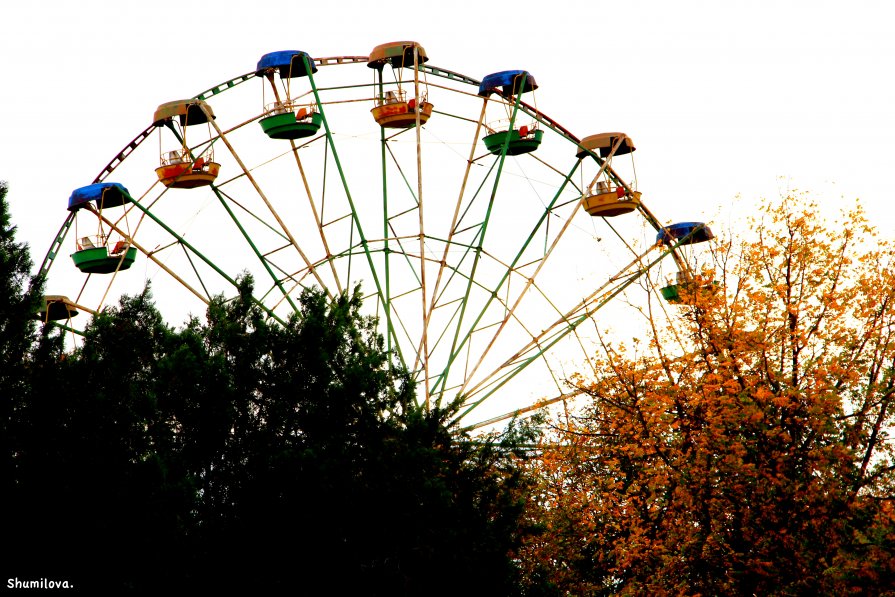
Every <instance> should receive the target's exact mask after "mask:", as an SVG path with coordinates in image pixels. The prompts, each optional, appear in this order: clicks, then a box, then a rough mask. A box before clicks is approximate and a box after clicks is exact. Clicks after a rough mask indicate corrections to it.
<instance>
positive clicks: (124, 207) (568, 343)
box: [39, 41, 712, 426]
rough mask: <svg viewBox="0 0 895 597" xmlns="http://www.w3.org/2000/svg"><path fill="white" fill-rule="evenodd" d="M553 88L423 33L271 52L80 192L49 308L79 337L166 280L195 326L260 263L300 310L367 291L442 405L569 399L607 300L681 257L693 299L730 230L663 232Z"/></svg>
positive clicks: (170, 114)
mask: <svg viewBox="0 0 895 597" xmlns="http://www.w3.org/2000/svg"><path fill="white" fill-rule="evenodd" d="M252 62H254V61H251V60H250V61H248V63H249V64H252ZM537 88H538V84H537V82H536V80H535V77H534V75H533V74H532V73H530V72H528V71H525V70H507V71H501V72H497V73H492V74H488V75H486V76H484V77H483V78H482V79H480V80H478V79H475V78H472V77H469V76H466V75H462V74H460V73H458V72H455V71H451V70H447V69H444V68H439V67H435V66H431V65H430V64H429V57H428V55H427V54H426V51H425V49H424V48H423V47H422V46H421V45H420V44H418V43H416V42H410V41H407V42H393V43H387V44H382V45H380V46H377V47H376V48H374V49H373V50H372V51H371V52H370V54H369V55H368V56H339V57H331V58H313V57H312V56H311V55H309V54H307V53H305V52H300V51H281V52H272V53H270V54H266V55H264V56H262V57H261V58H260V60H258V61H257V63H256V64H255V67H254V68H253V69H251V70H249V71H248V72H246V73H245V74H241V75H239V76H237V77H234V78H233V79H230V80H228V81H225V82H223V83H221V84H219V85H216V86H214V87H211V88H210V89H207V90H206V91H203V92H201V93H199V94H197V95H195V96H193V97H190V98H187V99H179V100H174V101H170V102H166V103H164V104H162V105H160V106H159V107H158V108H157V109H156V111H155V112H154V114H152V115H151V121H150V124H149V125H148V126H147V128H146V129H145V130H143V131H141V132H139V133H138V134H137V135H136V136H135V137H134V138H133V139H132V140H131V141H129V142H128V143H126V144H125V145H124V148H123V149H122V150H121V151H120V152H119V153H118V154H116V155H115V156H114V157H113V159H112V160H111V161H110V162H109V163H108V164H107V165H106V166H105V167H104V168H102V169H101V171H100V173H99V174H98V175H97V176H96V177H95V179H94V180H93V181H92V183H91V184H87V185H85V186H83V187H79V188H77V189H75V190H74V191H73V192H72V194H71V197H70V198H69V201H68V206H67V207H68V209H67V211H66V210H64V209H61V208H60V215H61V217H62V218H63V219H64V221H63V224H62V226H61V227H60V230H59V232H58V233H57V234H56V236H55V237H54V239H53V241H52V243H51V247H50V249H49V251H48V253H47V257H46V259H45V260H44V262H43V265H42V268H41V269H42V272H43V273H44V274H45V275H46V276H47V283H46V288H47V290H48V291H49V292H60V293H63V292H64V294H55V295H48V296H47V297H46V300H45V306H44V308H43V310H42V311H41V312H40V314H39V317H41V318H42V319H44V320H47V321H53V322H54V323H55V324H56V325H59V326H62V327H63V328H64V329H66V330H68V331H70V332H72V333H73V334H76V333H78V331H79V330H81V329H83V325H84V322H85V321H86V320H87V319H89V318H88V317H84V316H79V313H81V312H87V313H95V312H97V311H98V310H100V309H102V308H103V307H104V306H105V305H107V304H110V303H113V302H114V301H115V300H116V299H117V297H118V296H119V295H121V294H123V293H131V294H133V293H135V292H139V291H140V290H142V288H143V287H144V286H145V284H146V282H147V281H151V282H152V285H153V291H154V295H155V297H156V302H157V303H158V305H159V308H160V309H161V310H162V311H163V313H166V314H168V315H169V321H170V320H171V319H170V317H172V316H173V317H176V316H178V315H180V316H182V317H183V318H184V319H185V318H186V316H187V315H188V314H190V313H192V314H196V315H201V313H202V312H203V311H204V305H206V304H207V303H208V302H209V301H210V300H211V299H212V297H214V296H216V295H220V294H223V295H225V296H232V295H233V294H234V292H235V288H236V284H237V280H238V279H239V277H240V276H241V275H243V274H244V273H250V274H251V275H252V276H253V278H254V280H255V297H254V300H255V301H256V302H257V304H258V305H259V306H260V307H262V308H263V309H264V310H265V311H266V312H267V313H268V315H269V316H270V317H272V318H276V319H279V320H281V321H283V320H285V318H286V317H288V314H289V313H290V312H291V311H294V310H295V309H297V303H298V301H297V297H298V295H299V294H300V292H301V290H302V289H303V288H305V287H312V286H313V287H318V288H321V289H323V290H324V291H325V292H326V293H327V294H329V295H330V296H335V295H337V294H339V293H342V292H345V291H350V290H351V289H353V288H354V287H355V286H356V285H357V284H360V286H361V289H362V292H363V294H364V309H365V310H366V311H367V313H368V314H370V315H375V316H377V318H378V321H379V324H380V326H381V327H380V329H381V333H382V335H383V337H384V339H385V342H386V346H387V348H388V349H389V350H390V351H392V352H393V354H394V355H395V357H396V358H397V359H398V360H399V361H400V362H402V363H403V364H404V365H405V366H406V367H407V368H408V369H409V370H410V371H411V372H412V373H413V375H414V377H415V379H416V380H417V381H418V387H419V398H420V401H421V402H424V403H425V404H426V405H435V404H443V403H445V402H447V401H451V400H458V401H460V402H461V403H462V405H461V408H460V411H459V415H458V416H459V417H460V418H461V419H462V420H463V423H464V424H468V425H469V426H476V425H484V424H488V423H494V422H496V421H499V420H502V419H504V418H506V417H509V416H513V415H515V414H519V413H523V412H527V411H530V410H533V409H536V408H540V407H542V406H544V405H547V404H551V403H556V402H558V401H561V400H564V399H566V398H568V397H569V395H571V394H572V393H574V392H572V391H571V390H570V388H569V386H568V384H567V382H566V380H567V379H568V377H569V376H570V375H571V374H572V373H574V372H577V371H585V370H586V368H587V366H588V365H587V364H588V362H589V361H588V358H589V356H590V355H591V349H592V347H593V334H594V329H595V321H596V318H597V315H598V313H599V312H600V311H602V310H604V309H607V310H608V309H610V308H611V305H612V304H613V303H616V302H620V297H622V296H624V295H625V293H627V292H629V291H631V290H632V289H634V288H637V289H640V288H643V287H649V288H651V287H652V286H653V284H654V281H653V280H652V278H654V277H655V276H651V271H650V270H651V268H653V266H655V265H657V264H659V263H660V262H661V261H662V260H663V259H664V258H665V257H667V256H670V257H671V260H669V262H670V263H672V264H673V269H674V276H673V279H672V280H671V281H670V282H669V283H668V285H667V286H664V287H662V288H661V296H662V297H664V299H665V300H667V301H669V302H675V301H680V300H681V293H680V292H677V291H676V290H675V289H682V288H683V287H685V286H687V285H688V284H693V283H695V282H694V281H693V280H694V277H693V275H692V273H691V272H692V268H691V266H690V265H689V263H688V261H687V259H685V256H684V253H685V250H686V249H688V248H690V249H692V247H693V246H694V245H696V244H698V243H700V242H703V241H706V240H709V239H711V237H712V235H711V231H710V230H709V229H708V227H707V226H705V225H704V224H702V223H700V222H684V223H681V224H675V225H670V226H663V225H662V224H660V222H659V221H658V220H657V219H656V218H655V217H654V216H653V214H652V213H651V212H650V211H649V209H648V208H647V207H646V205H645V204H644V202H643V201H642V195H641V192H640V191H639V190H638V188H637V181H636V175H635V173H634V170H633V154H634V151H635V146H634V143H633V141H632V139H631V138H630V137H629V136H627V135H625V134H623V133H615V132H613V133H600V134H593V135H588V136H584V137H582V138H579V137H577V136H576V135H574V134H573V133H571V132H570V131H568V130H567V129H566V128H564V127H563V126H561V125H560V124H559V123H558V122H557V121H556V120H554V119H553V118H551V117H549V116H547V115H546V114H545V113H544V112H542V111H541V110H540V108H539V106H538V104H537V102H536V98H535V93H536V90H537ZM148 117H149V115H147V119H149V118H148ZM61 205H62V201H61V200H60V206H61ZM69 254H70V256H71V257H70V259H68V258H62V259H60V257H68V255H69ZM57 261H59V262H60V263H56V262H57ZM51 268H52V269H51ZM653 273H654V272H653ZM658 286H661V284H658V285H657V286H656V288H657V290H658ZM657 296H658V295H657ZM172 314H173V315H172Z"/></svg>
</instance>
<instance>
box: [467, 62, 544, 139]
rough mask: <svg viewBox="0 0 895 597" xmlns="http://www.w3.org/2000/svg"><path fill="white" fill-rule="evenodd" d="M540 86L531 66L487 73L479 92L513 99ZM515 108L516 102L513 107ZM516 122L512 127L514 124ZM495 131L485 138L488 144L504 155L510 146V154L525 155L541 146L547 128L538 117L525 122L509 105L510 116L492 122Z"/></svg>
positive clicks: (490, 126)
mask: <svg viewBox="0 0 895 597" xmlns="http://www.w3.org/2000/svg"><path fill="white" fill-rule="evenodd" d="M537 88H538V84H537V82H536V81H535V78H534V77H533V76H532V75H531V73H530V72H528V71H527V70H503V71H500V72H497V73H492V74H490V75H487V76H485V78H484V79H482V82H481V83H480V84H479V95H480V96H482V97H488V96H489V95H491V94H492V93H497V94H499V95H500V96H502V97H504V98H505V99H507V100H510V101H511V102H512V100H513V98H514V96H517V95H521V94H523V93H528V92H530V91H534V90H535V89H537ZM513 111H514V112H515V106H514V107H513ZM511 123H512V128H511ZM488 128H489V129H491V130H492V131H493V132H492V133H491V134H489V135H486V136H485V137H483V138H482V141H483V142H484V143H485V147H486V148H488V151H490V152H491V153H493V154H494V155H501V154H502V153H503V152H504V147H506V154H507V155H521V154H523V153H529V152H532V151H534V150H535V149H537V148H538V146H539V145H540V144H541V140H542V139H543V137H544V131H542V130H541V129H540V128H539V127H538V122H537V120H533V121H531V122H529V123H527V124H523V125H521V126H519V125H518V123H517V122H516V121H515V119H514V118H513V117H511V116H510V106H507V118H505V119H501V120H499V121H497V123H491V124H490V125H489V126H488Z"/></svg>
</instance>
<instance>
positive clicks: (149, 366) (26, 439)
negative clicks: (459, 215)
mask: <svg viewBox="0 0 895 597" xmlns="http://www.w3.org/2000/svg"><path fill="white" fill-rule="evenodd" d="M0 207H2V208H3V209H2V210H0V213H2V214H3V217H4V219H3V220H2V225H3V226H2V234H3V236H2V237H0V240H2V243H3V244H2V247H3V253H2V259H3V262H2V266H3V268H4V269H3V271H2V273H3V275H4V277H3V280H2V284H4V286H2V289H3V291H4V292H5V293H6V295H7V296H10V297H12V299H11V300H4V301H3V302H2V308H3V309H4V311H3V312H2V321H0V332H2V334H3V336H2V341H3V342H4V344H3V350H4V355H5V356H7V357H9V356H14V355H18V356H19V361H17V362H16V364H15V365H16V369H15V371H17V373H16V375H17V377H15V378H13V377H11V374H10V373H9V369H8V368H7V369H4V371H5V373H4V374H3V375H4V377H2V378H0V381H2V383H3V384H4V386H3V392H2V394H3V402H4V409H5V411H4V415H5V416H4V422H3V424H4V430H3V431H4V434H3V435H4V442H5V444H4V448H5V449H4V462H5V464H6V466H7V469H8V471H7V474H6V475H4V502H5V504H6V507H5V512H6V515H5V516H4V525H3V526H4V534H5V535H6V536H7V537H9V538H14V540H11V541H10V545H11V546H12V544H13V543H14V545H15V547H14V549H13V552H14V553H13V554H11V555H10V556H9V558H7V559H6V561H5V562H4V566H3V567H4V570H5V571H6V572H7V576H8V577H9V578H13V577H18V578H50V579H67V580H69V581H70V582H71V583H73V584H74V585H75V586H76V588H80V589H82V590H84V592H85V593H87V594H95V593H96V592H98V591H104V592H109V591H113V592H146V593H153V594H158V593H160V592H167V591H171V590H175V589H172V587H176V591H177V592H181V591H183V592H189V591H194V592H195V591H198V592H201V593H207V592H211V591H223V590H227V592H233V591H236V592H244V593H246V594H280V593H286V592H293V593H298V594H333V593H346V594H360V593H363V594H369V595H396V594H430V595H440V594H456V593H459V592H465V591H468V590H469V588H470V587H476V589H475V590H477V591H478V590H481V591H487V592H490V593H492V594H512V593H516V592H518V591H519V590H520V589H519V566H518V562H516V561H514V560H513V559H512V555H513V554H514V553H515V550H516V549H517V548H518V546H519V544H520V540H521V534H522V533H523V532H524V530H523V529H524V527H522V526H520V524H519V522H520V516H521V513H522V508H523V501H524V498H522V497H520V496H522V495H524V487H525V479H524V478H523V476H522V475H521V472H520V470H519V469H518V468H517V467H515V465H514V461H515V458H516V457H515V456H514V453H515V452H514V446H515V445H516V444H517V443H518V442H519V441H521V439H522V436H521V435H519V434H518V433H516V432H511V433H510V434H506V435H504V436H503V437H500V438H475V439H473V438H470V437H469V436H468V435H466V434H465V433H463V432H461V431H460V430H459V429H457V428H456V427H454V426H452V424H451V423H450V421H451V420H452V414H454V412H453V411H452V410H451V409H450V408H448V409H432V410H426V409H424V408H421V407H419V406H418V405H417V403H416V397H415V388H414V384H413V383H412V382H411V379H410V376H409V374H408V373H407V372H406V371H405V370H403V369H401V368H400V367H398V366H397V365H396V364H395V363H394V362H392V361H391V360H390V355H389V354H388V353H387V352H386V351H385V350H384V348H383V342H382V338H381V337H380V336H379V335H378V334H377V333H376V327H375V322H374V321H373V320H372V319H371V318H368V317H365V316H362V315H361V313H360V307H361V295H360V292H359V289H357V290H355V292H354V293H351V294H344V295H341V296H338V297H335V298H334V299H330V298H328V297H327V296H326V295H325V294H324V293H323V292H322V291H317V290H306V291H305V292H304V293H303V294H302V295H301V297H300V309H299V312H298V313H297V314H296V315H295V316H294V317H292V318H290V319H289V320H288V321H287V322H286V323H285V324H280V323H277V322H273V321H270V320H268V319H267V318H266V316H265V313H264V312H263V311H262V310H261V309H260V308H259V307H258V306H257V305H256V304H255V303H254V302H253V300H252V298H251V297H252V281H251V279H248V278H247V279H244V280H242V281H241V283H240V287H239V293H238V296H237V297H236V298H235V299H233V300H229V301H225V300H224V299H223V298H219V299H216V300H214V301H213V302H212V303H211V305H210V306H209V308H208V312H207V317H206V320H205V321H200V320H198V319H193V320H192V321H190V322H189V323H188V324H187V325H185V326H184V327H183V328H181V329H174V328H172V327H170V326H169V325H168V324H166V323H165V322H164V320H163V319H162V317H161V315H160V314H159V312H158V311H157V310H156V308H155V306H154V304H153V301H152V296H151V293H150V291H149V290H148V289H147V290H146V291H145V292H143V293H142V294H140V295H137V296H133V297H125V298H123V299H122V300H121V302H120V303H119V304H118V305H117V306H116V307H113V308H108V309H105V310H104V311H102V312H101V313H99V314H97V315H96V316H95V317H94V318H93V320H92V321H91V322H90V324H89V325H88V326H87V328H86V332H85V337H84V338H83V341H82V342H81V343H80V346H79V348H77V349H76V350H74V351H71V350H66V349H65V348H64V346H63V342H62V336H61V335H60V334H59V332H58V331H54V330H53V329H52V328H51V326H47V327H46V328H45V329H44V331H43V334H41V335H39V336H37V335H36V334H35V333H34V326H33V323H32V314H33V313H34V312H35V311H36V308H37V305H36V304H34V300H32V299H33V297H32V296H31V294H29V293H31V292H33V290H31V291H29V290H27V286H26V282H27V279H28V274H27V272H28V270H29V269H30V261H29V260H28V256H27V248H26V247H24V246H23V245H17V244H15V243H14V242H13V240H12V238H13V232H14V230H13V229H12V228H11V227H10V225H9V223H8V217H7V215H6V209H5V204H3V203H2V202H0ZM10 272H11V273H10ZM37 288H38V289H39V285H38V286H37ZM38 293H39V290H38ZM4 298H5V297H4ZM16 351H18V352H16ZM12 386H15V388H16V391H15V392H8V391H7V388H9V387H12ZM514 433H515V435H514ZM4 578H6V577H4Z"/></svg>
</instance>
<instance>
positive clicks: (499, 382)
mask: <svg viewBox="0 0 895 597" xmlns="http://www.w3.org/2000/svg"><path fill="white" fill-rule="evenodd" d="M654 249H655V246H652V247H649V248H648V249H647V250H646V252H645V253H644V254H643V255H639V256H637V257H635V259H634V260H633V261H631V262H630V263H629V264H628V266H627V267H626V268H625V269H623V270H622V271H621V272H619V274H616V275H615V276H612V278H610V280H609V281H608V282H606V283H605V284H603V285H602V286H601V287H600V288H598V289H597V290H596V291H594V292H593V293H592V294H591V295H590V296H588V297H587V298H585V299H584V300H582V301H581V302H579V303H578V305H577V306H576V307H575V308H573V309H572V310H570V311H569V312H568V313H566V314H565V315H563V316H562V317H560V318H559V319H558V320H556V321H555V322H554V323H553V325H551V326H549V327H548V328H547V329H545V330H544V331H543V332H541V333H540V334H538V335H537V336H535V337H533V338H532V340H531V341H530V342H529V343H528V344H526V345H525V346H524V347H523V348H522V349H521V350H520V351H518V352H517V353H516V354H514V355H513V356H512V357H510V358H509V359H507V361H505V362H504V364H503V365H501V366H500V367H498V368H497V369H496V370H495V371H494V372H492V373H491V374H490V375H489V376H488V377H486V378H485V379H484V380H482V381H480V382H479V383H477V384H476V385H475V386H474V387H472V388H470V390H469V391H468V392H467V393H466V397H467V400H466V403H468V404H469V406H468V407H467V408H466V410H465V411H463V412H462V413H461V414H460V417H461V418H462V417H463V416H465V415H467V414H468V413H469V412H471V411H472V410H473V409H475V408H476V407H477V406H479V405H480V404H481V403H482V402H483V401H485V400H486V399H487V398H488V397H490V396H491V395H493V394H494V392H496V391H497V390H499V389H500V388H501V387H502V386H503V385H505V384H506V383H507V382H508V381H510V379H512V378H513V377H514V376H515V375H517V374H518V373H520V372H521V371H522V370H524V369H525V368H527V367H528V366H529V365H531V364H532V363H533V362H535V361H536V360H537V359H539V358H541V357H542V356H544V354H545V352H546V351H548V350H550V349H551V348H552V347H553V346H555V345H556V344H557V343H558V342H559V341H561V340H562V339H563V338H565V337H566V336H567V335H568V334H569V333H572V332H574V331H575V330H576V329H577V328H578V327H579V326H580V325H581V324H582V323H584V322H586V321H590V320H591V319H592V317H593V315H594V314H595V313H596V312H597V311H599V310H600V309H601V308H602V307H603V306H605V305H606V304H607V303H608V302H609V301H610V300H611V299H613V298H615V297H616V296H618V295H619V294H620V293H621V292H623V291H624V290H625V289H626V288H627V287H628V286H630V285H631V284H633V283H634V282H636V281H637V280H638V279H639V278H640V277H641V276H643V275H644V274H646V273H647V271H648V270H649V269H650V268H651V267H653V266H654V265H655V264H657V263H659V261H661V260H662V259H663V258H664V257H666V256H668V255H669V254H671V253H672V251H671V250H670V248H669V249H665V250H662V251H661V252H660V254H659V255H658V256H657V257H656V258H654V259H653V260H652V261H650V262H648V263H647V264H646V266H645V267H640V268H639V269H634V266H636V265H638V264H640V263H641V262H642V259H643V257H644V256H645V255H646V254H647V253H649V252H651V251H653V250H654ZM632 269H633V270H634V271H631V272H630V273H629V274H626V275H623V274H625V272H626V270H632ZM479 393H481V396H480V397H478V398H477V399H475V400H472V401H470V400H469V399H470V398H472V397H474V396H476V395H477V394H479Z"/></svg>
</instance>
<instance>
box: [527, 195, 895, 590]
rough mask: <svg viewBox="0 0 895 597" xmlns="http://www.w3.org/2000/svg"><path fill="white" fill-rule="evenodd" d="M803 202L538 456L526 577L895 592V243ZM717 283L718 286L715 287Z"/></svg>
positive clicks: (601, 383) (745, 248) (746, 244)
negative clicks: (537, 526) (537, 527)
mask: <svg viewBox="0 0 895 597" xmlns="http://www.w3.org/2000/svg"><path fill="white" fill-rule="evenodd" d="M817 211H818V210H817V206H816V205H813V204H811V202H810V201H808V200H807V199H805V197H804V196H801V195H795V196H788V197H786V198H785V199H783V200H782V201H781V202H778V203H775V204H770V203H768V204H766V205H765V206H764V209H763V210H762V211H761V213H760V215H759V216H758V217H757V218H756V219H755V221H753V222H752V225H751V226H750V227H749V230H750V232H749V234H750V235H751V237H750V238H741V239H734V240H725V241H717V242H716V243H715V246H714V249H713V251H712V254H713V259H714V270H713V271H712V272H710V274H709V275H710V276H711V278H713V279H715V280H718V281H720V282H721V284H720V285H719V286H718V289H719V290H718V291H717V292H715V293H711V292H705V291H704V288H705V287H710V285H708V284H706V285H704V286H703V287H702V288H703V290H700V285H698V284H697V285H694V286H691V289H693V290H694V291H693V292H690V293H689V294H685V295H684V296H683V297H682V298H683V299H684V300H683V301H682V303H681V304H679V305H677V306H673V307H671V309H673V311H670V315H669V316H668V317H667V318H663V317H662V316H661V313H662V309H660V305H659V303H657V302H653V304H652V305H651V306H650V309H649V310H648V311H647V312H646V313H647V315H648V316H649V319H650V321H651V322H652V323H653V325H652V329H653V333H652V337H651V339H650V343H649V347H648V349H647V350H643V349H641V351H640V354H632V352H631V351H630V350H624V349H622V348H621V347H619V348H615V347H613V346H611V345H609V343H608V342H607V343H606V344H605V345H604V347H603V353H602V354H601V355H600V356H599V357H597V359H596V367H597V375H596V376H594V377H593V378H592V379H585V378H583V377H582V378H579V379H577V380H576V381H575V384H576V385H577V386H578V388H579V389H581V390H582V391H583V392H584V393H585V394H586V396H587V397H588V399H587V401H586V405H585V406H584V407H583V408H582V409H581V410H580V411H579V413H578V415H577V416H571V417H568V418H563V419H557V420H555V421H554V428H555V432H554V433H553V434H552V435H551V436H550V437H548V438H546V439H545V444H544V446H543V450H542V451H541V457H540V458H539V459H535V460H533V461H532V466H533V467H534V469H535V472H536V473H537V474H538V475H539V476H540V483H541V486H540V493H539V499H538V504H537V507H536V508H533V509H532V513H531V516H532V518H533V519H537V520H539V521H540V522H541V525H542V528H543V533H542V534H541V535H539V536H538V537H536V538H534V539H533V540H531V541H529V542H528V544H527V545H526V546H525V548H524V550H523V552H522V553H521V554H520V555H521V559H522V561H523V562H526V565H527V567H528V575H529V578H530V579H544V578H548V579H550V581H551V582H552V583H553V585H554V586H555V587H556V588H557V589H558V590H559V592H561V593H565V594H575V595H603V594H605V595H609V594H623V595H637V594H639V595H672V594H673V595H774V594H779V595H819V594H827V595H846V594H874V595H878V594H895V504H893V500H895V454H893V452H895V444H893V423H895V404H893V396H895V260H893V257H895V247H893V245H892V243H890V242H884V241H881V240H879V239H878V237H877V235H876V233H875V231H874V230H873V229H872V228H871V227H869V226H868V225H867V223H866V221H865V219H864V217H863V216H862V213H861V212H860V210H856V211H854V212H852V213H850V214H847V215H846V216H844V218H843V221H841V222H839V223H835V224H830V223H825V222H824V221H823V220H822V219H821V218H820V217H819V216H818V215H817ZM711 278H706V280H708V279H711Z"/></svg>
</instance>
